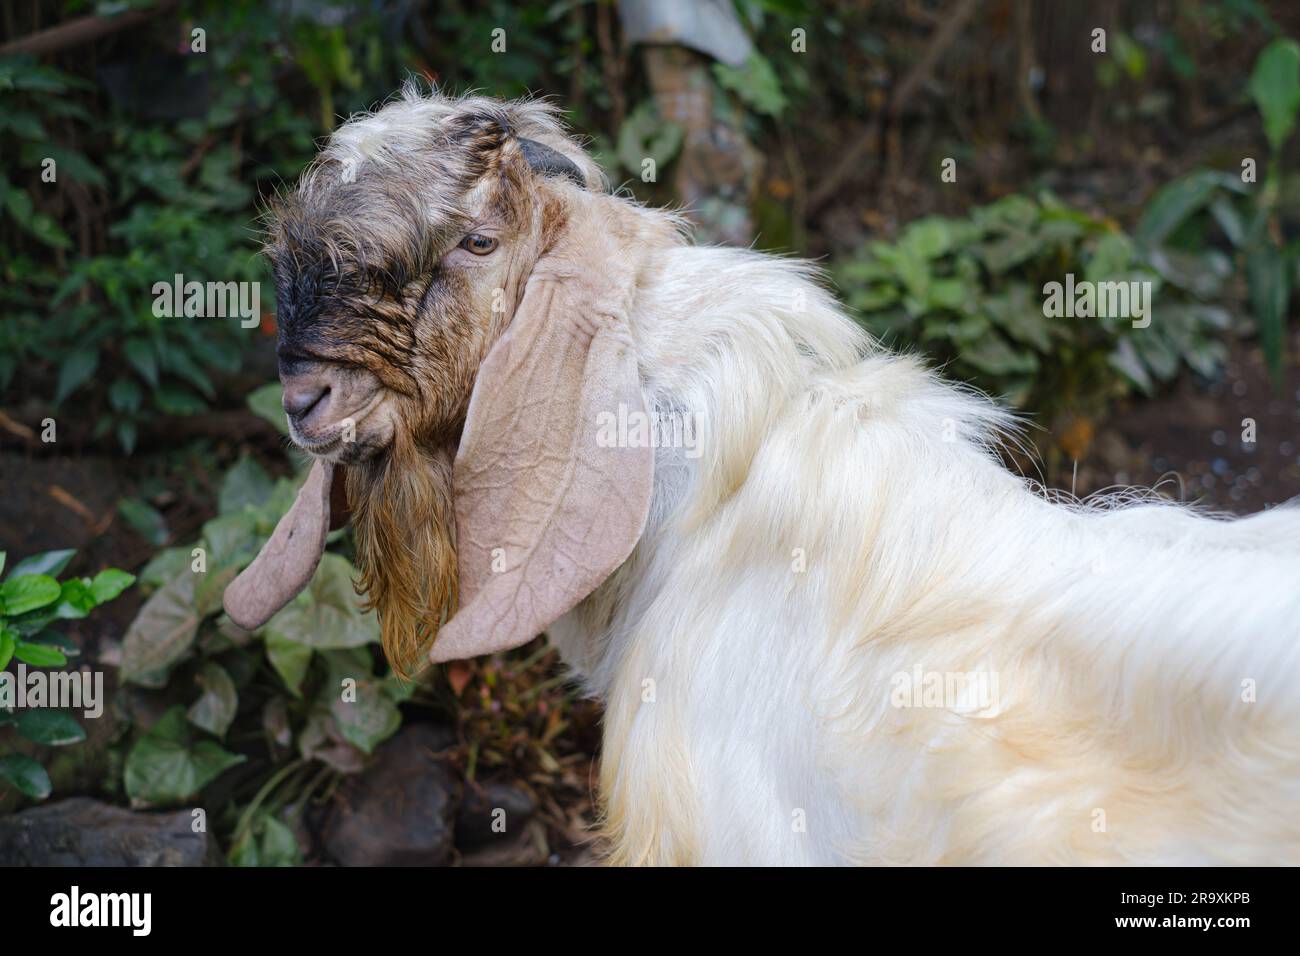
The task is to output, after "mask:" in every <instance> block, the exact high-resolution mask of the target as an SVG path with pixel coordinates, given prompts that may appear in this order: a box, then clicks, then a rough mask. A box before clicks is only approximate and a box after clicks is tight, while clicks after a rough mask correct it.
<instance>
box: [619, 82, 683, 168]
mask: <svg viewBox="0 0 1300 956" xmlns="http://www.w3.org/2000/svg"><path fill="white" fill-rule="evenodd" d="M681 145H682V128H681V127H680V126H678V125H677V124H676V123H672V122H669V121H667V120H664V119H661V118H660V116H659V111H658V110H657V109H656V108H655V105H654V102H653V101H652V100H646V101H645V102H643V103H641V104H640V105H639V106H637V107H636V109H634V110H632V112H630V113H629V114H628V115H627V118H626V119H624V120H623V125H622V126H621V127H619V130H618V146H617V150H618V159H619V162H620V163H622V164H623V166H624V167H626V168H627V170H628V171H629V172H632V173H636V174H638V175H639V174H640V173H641V172H642V168H641V164H642V163H643V162H645V160H647V159H650V160H653V161H654V163H655V165H656V166H657V167H663V166H665V165H667V164H668V163H669V162H670V161H671V160H672V158H673V157H674V156H676V155H677V151H678V149H680V148H681Z"/></svg>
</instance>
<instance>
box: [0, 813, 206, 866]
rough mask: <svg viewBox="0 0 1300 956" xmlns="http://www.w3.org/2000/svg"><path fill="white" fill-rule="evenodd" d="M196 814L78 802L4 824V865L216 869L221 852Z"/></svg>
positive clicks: (0, 853) (0, 840)
mask: <svg viewBox="0 0 1300 956" xmlns="http://www.w3.org/2000/svg"><path fill="white" fill-rule="evenodd" d="M193 820H194V818H193V816H192V815H191V811H190V810H188V809H186V810H175V811H171V812H166V813H152V812H140V811H133V810H127V809H125V808H123V807H115V806H113V805H112V804H108V803H102V802H100V801H99V800H92V799H91V798H90V797H73V798H72V799H70V800H60V801H59V802H58V803H49V804H45V805H43V806H38V807H32V808H31V809H30V810H24V811H22V812H21V813H16V814H14V815H13V816H11V817H6V818H5V819H3V820H0V866H210V865H217V864H219V863H220V862H221V853H220V850H219V849H218V847H217V844H216V841H214V840H213V839H212V837H211V835H210V834H208V833H195V832H194V830H193V829H192V826H191V824H192V822H193Z"/></svg>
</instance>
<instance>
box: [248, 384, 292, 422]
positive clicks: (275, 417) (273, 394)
mask: <svg viewBox="0 0 1300 956" xmlns="http://www.w3.org/2000/svg"><path fill="white" fill-rule="evenodd" d="M283 401H284V388H283V386H281V385H280V383H279V382H272V383H271V384H269V385H263V386H262V387H261V388H259V389H255V390H254V391H253V392H252V393H251V394H250V395H249V396H248V407H249V408H251V409H252V410H253V412H254V414H256V415H258V416H260V417H261V418H265V419H266V420H267V421H268V422H270V423H271V424H272V425H274V426H275V430H276V431H278V432H279V433H280V434H281V435H288V434H289V420H288V419H287V418H286V417H285V415H284V405H283Z"/></svg>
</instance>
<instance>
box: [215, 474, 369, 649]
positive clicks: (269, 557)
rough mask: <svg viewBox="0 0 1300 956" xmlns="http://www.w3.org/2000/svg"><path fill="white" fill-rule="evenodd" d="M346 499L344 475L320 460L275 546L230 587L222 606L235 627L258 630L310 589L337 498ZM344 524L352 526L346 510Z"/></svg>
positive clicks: (276, 536)
mask: <svg viewBox="0 0 1300 956" xmlns="http://www.w3.org/2000/svg"><path fill="white" fill-rule="evenodd" d="M340 494H341V495H342V500H343V501H344V502H346V500H347V492H346V491H345V490H343V469H342V468H336V467H335V466H334V463H333V462H328V461H321V460H319V459H317V461H316V462H315V463H314V464H313V465H312V466H311V471H310V472H309V473H308V475H307V480H306V481H305V482H303V486H302V487H301V488H300V489H299V490H298V497H297V498H295V499H294V502H293V506H292V507H291V508H290V509H289V510H288V511H287V512H285V515H284V517H283V518H281V519H280V521H279V523H278V524H277V525H276V526H275V531H274V532H273V533H272V534H271V537H270V540H268V541H267V542H266V544H265V545H263V547H262V550H261V551H260V552H259V553H258V555H257V557H256V558H254V559H253V563H252V564H250V565H249V566H248V567H246V568H245V569H244V570H243V571H242V572H240V574H239V577H237V578H235V580H233V581H232V582H230V584H229V586H227V588H226V593H225V595H223V597H222V604H223V605H224V606H225V609H226V613H227V614H229V615H230V619H231V620H232V621H234V622H235V623H236V624H238V625H239V626H240V627H242V628H244V629H245V630H248V631H253V630H256V629H257V628H259V627H261V626H262V625H263V624H265V623H266V622H267V621H269V620H270V619H271V617H272V616H273V615H274V614H275V612H276V611H278V610H280V608H282V607H284V606H285V605H286V604H288V603H289V602H290V601H292V600H293V599H294V598H295V597H297V596H298V593H299V592H300V591H302V589H303V588H305V587H306V586H307V583H308V582H309V581H311V577H312V575H313V574H315V573H316V566H317V565H318V564H320V559H321V555H322V554H323V553H324V551H325V535H326V534H327V533H329V531H330V530H331V528H332V525H331V522H330V512H331V507H330V502H331V498H334V497H337V496H339V495H340ZM340 518H341V519H343V520H346V509H344V510H343V512H342V514H341V515H340Z"/></svg>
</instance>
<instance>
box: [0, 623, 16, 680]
mask: <svg viewBox="0 0 1300 956" xmlns="http://www.w3.org/2000/svg"><path fill="white" fill-rule="evenodd" d="M17 646H18V638H17V635H16V634H15V633H14V632H13V631H12V630H10V629H9V628H7V627H6V628H3V629H0V671H2V670H4V669H5V668H6V667H8V666H9V662H10V661H11V660H12V659H13V656H14V648H16V647H17Z"/></svg>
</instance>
